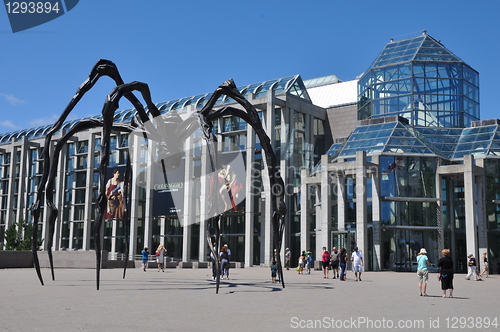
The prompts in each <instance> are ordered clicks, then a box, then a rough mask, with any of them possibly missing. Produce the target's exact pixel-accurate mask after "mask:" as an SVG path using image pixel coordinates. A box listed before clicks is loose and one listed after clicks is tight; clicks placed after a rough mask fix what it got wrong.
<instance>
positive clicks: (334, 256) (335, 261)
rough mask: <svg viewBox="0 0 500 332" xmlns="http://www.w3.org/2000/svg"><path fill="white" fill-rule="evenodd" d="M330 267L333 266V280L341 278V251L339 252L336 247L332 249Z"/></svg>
mask: <svg viewBox="0 0 500 332" xmlns="http://www.w3.org/2000/svg"><path fill="white" fill-rule="evenodd" d="M330 266H331V270H332V272H333V279H335V276H336V277H337V278H338V277H339V251H338V250H337V248H336V247H333V248H332V252H331V254H330Z"/></svg>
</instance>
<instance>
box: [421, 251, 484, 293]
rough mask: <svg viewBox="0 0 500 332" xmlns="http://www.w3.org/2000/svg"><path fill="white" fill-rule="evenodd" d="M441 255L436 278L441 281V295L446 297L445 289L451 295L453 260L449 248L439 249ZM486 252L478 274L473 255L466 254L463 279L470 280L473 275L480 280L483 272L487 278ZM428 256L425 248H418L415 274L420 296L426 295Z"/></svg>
mask: <svg viewBox="0 0 500 332" xmlns="http://www.w3.org/2000/svg"><path fill="white" fill-rule="evenodd" d="M441 254H442V257H441V258H440V259H439V262H438V264H437V266H438V268H439V273H438V279H439V280H440V281H441V290H442V291H443V297H446V291H448V293H449V295H448V297H453V277H454V274H453V260H452V259H451V252H450V249H443V250H441ZM487 256H488V255H487V253H486V252H484V253H483V266H484V269H483V271H482V272H481V273H480V274H479V275H478V274H477V263H476V259H475V258H474V255H472V254H469V255H467V263H468V266H469V268H468V274H467V277H465V279H467V280H470V278H471V277H472V276H473V277H474V280H476V281H478V280H482V279H481V277H482V275H483V274H486V278H488V273H489V271H488V257H487ZM429 265H430V263H429V258H428V257H427V251H426V250H425V248H422V249H420V252H419V254H418V256H417V276H418V289H419V292H420V296H427V280H428V279H429V278H428V273H429V271H428V268H427V266H429Z"/></svg>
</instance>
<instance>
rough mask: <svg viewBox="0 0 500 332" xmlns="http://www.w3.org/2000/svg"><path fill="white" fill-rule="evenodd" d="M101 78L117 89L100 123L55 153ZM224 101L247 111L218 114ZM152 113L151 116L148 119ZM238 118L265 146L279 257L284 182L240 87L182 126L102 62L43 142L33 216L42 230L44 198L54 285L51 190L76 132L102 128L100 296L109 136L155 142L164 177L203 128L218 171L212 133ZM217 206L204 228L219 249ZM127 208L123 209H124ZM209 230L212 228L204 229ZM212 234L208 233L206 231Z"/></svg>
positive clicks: (227, 85)
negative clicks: (124, 108)
mask: <svg viewBox="0 0 500 332" xmlns="http://www.w3.org/2000/svg"><path fill="white" fill-rule="evenodd" d="M102 76H108V77H110V78H111V79H113V80H114V82H115V83H116V87H115V88H114V89H113V90H112V91H111V93H110V94H109V95H108V96H107V98H106V102H105V103H104V106H103V109H102V119H84V120H81V121H80V122H78V123H77V124H76V125H75V126H74V127H73V128H71V129H70V130H69V131H68V132H66V133H64V135H63V136H62V137H61V138H60V139H59V140H58V141H57V142H56V144H55V148H54V149H51V148H50V146H51V141H52V137H53V136H54V134H55V133H57V132H58V131H59V130H60V129H61V127H62V125H63V123H64V121H65V120H66V118H67V117H68V115H69V114H70V113H71V111H72V110H73V108H74V107H75V106H76V105H77V103H78V102H79V101H80V99H81V98H82V97H83V96H84V95H85V93H86V92H88V91H89V90H90V89H91V88H92V87H93V86H94V84H95V83H96V82H97V81H98V80H99V78H101V77H102ZM133 92H139V93H140V94H141V95H142V98H143V99H144V101H145V103H146V106H147V109H148V112H146V110H145V108H144V106H143V105H142V104H141V102H140V101H139V100H138V99H137V97H136V96H135V95H134V93H133ZM222 95H226V96H228V97H230V98H232V99H234V100H235V101H236V102H237V103H238V104H240V105H241V106H242V108H243V109H239V108H234V107H230V106H228V107H222V108H218V109H214V105H215V103H216V101H217V99H218V98H219V97H220V96H222ZM122 97H125V98H126V99H128V100H129V101H130V102H131V103H132V105H133V106H134V107H135V109H136V111H137V112H136V115H135V116H134V118H133V120H132V121H131V123H130V124H116V123H113V118H114V114H115V111H116V110H117V109H118V102H119V101H120V99H121V98H122ZM148 113H149V115H148ZM228 115H232V116H237V117H239V118H241V119H243V120H244V121H246V122H247V123H248V124H250V125H251V126H252V128H253V129H254V130H255V133H256V134H257V136H258V138H259V140H260V142H261V144H262V149H263V150H264V153H265V160H266V165H267V169H268V178H269V182H270V187H271V189H272V190H271V198H270V199H271V200H272V202H271V207H272V226H273V248H274V249H275V250H276V251H277V252H278V253H279V252H280V251H281V244H282V238H283V231H284V217H285V214H286V207H285V202H284V184H283V180H282V178H281V176H280V174H279V171H278V169H277V162H276V156H275V154H274V152H273V149H272V146H271V143H270V139H269V137H268V136H267V134H266V133H265V131H264V129H263V127H262V123H261V121H260V119H259V116H258V114H257V111H256V110H255V108H254V107H253V106H252V104H250V102H248V100H246V99H245V98H244V97H243V95H241V93H240V92H239V91H238V89H237V88H236V85H235V84H234V82H233V81H232V80H228V81H226V82H224V83H223V84H221V85H220V86H219V87H218V88H217V89H216V90H215V91H214V93H213V94H212V96H211V98H210V99H209V101H208V102H207V103H206V104H205V106H204V107H203V108H202V109H201V110H200V111H197V112H195V113H193V114H192V115H191V116H190V117H188V118H187V119H186V120H184V121H183V120H182V119H181V118H180V117H179V116H178V115H177V113H171V112H169V113H167V114H166V115H165V116H161V114H160V111H159V110H158V109H157V107H156V106H155V105H154V104H153V102H152V99H151V95H150V91H149V88H148V85H147V84H145V83H141V82H131V83H127V84H125V83H124V81H123V80H122V78H121V76H120V74H119V72H118V69H117V67H116V65H115V64H114V63H113V62H111V61H108V60H99V61H98V62H97V63H96V65H95V66H94V67H93V69H92V71H91V72H90V74H89V77H88V79H87V80H85V82H84V83H83V84H82V85H81V86H80V87H79V88H78V89H77V91H76V93H75V95H74V96H73V98H72V99H71V101H70V102H69V104H68V105H67V107H66V109H65V110H64V112H63V113H62V115H61V116H60V118H59V119H58V121H57V122H56V123H55V124H54V125H53V126H52V127H51V129H50V130H49V132H48V133H47V135H46V137H45V149H44V156H43V160H44V168H43V174H42V178H41V181H40V183H39V186H38V189H37V193H36V199H35V202H34V203H33V205H32V206H31V210H32V212H33V224H34V225H35V229H36V225H38V223H39V222H40V212H41V201H42V198H43V196H44V195H45V202H46V206H47V207H48V209H49V213H48V226H49V237H48V239H47V248H48V257H49V262H50V267H51V274H52V280H55V275H54V266H53V256H52V251H51V248H52V242H53V236H54V230H55V222H56V220H57V218H58V209H57V207H56V205H55V204H54V201H53V197H54V195H53V188H54V181H55V178H56V174H57V165H58V160H59V156H60V151H61V149H62V148H63V146H64V145H65V144H66V142H67V141H68V140H69V139H70V138H71V137H72V136H73V135H74V134H75V133H77V132H81V131H85V130H88V129H92V128H98V127H102V138H101V141H102V143H101V155H100V156H101V160H100V177H99V196H98V198H97V207H98V209H97V215H96V220H95V224H94V229H93V233H94V243H95V251H96V285H97V289H98V290H99V282H100V268H101V260H102V259H101V241H102V236H101V226H102V222H103V220H104V212H105V210H106V203H107V199H106V195H105V190H106V188H105V183H106V179H105V176H106V169H107V167H108V164H109V155H110V146H109V139H110V135H111V131H121V132H129V133H131V132H139V133H141V134H142V135H144V137H145V138H148V139H152V140H153V141H155V142H156V144H155V148H156V155H157V159H156V163H157V166H159V167H160V169H161V170H162V172H163V173H165V174H166V173H168V172H169V171H172V170H175V169H176V168H177V167H178V166H179V165H180V162H181V159H182V154H181V149H182V142H183V140H185V139H186V138H187V137H188V136H189V135H190V134H192V133H193V132H194V131H195V130H196V129H198V128H199V126H201V129H202V134H203V139H204V140H205V141H206V143H207V147H208V152H209V160H210V167H211V170H212V172H214V171H216V170H217V169H218V165H219V164H218V162H217V151H216V145H215V143H216V141H217V139H216V136H215V135H214V134H213V132H212V121H213V120H216V119H218V118H221V117H223V116H228ZM130 173H131V172H130V161H129V160H128V159H127V167H126V172H125V181H124V183H125V189H124V199H125V201H127V200H128V192H129V188H128V184H129V183H130ZM209 197H218V195H209ZM214 205H215V204H214V202H212V201H209V204H208V214H207V215H208V216H209V217H208V219H206V220H205V221H204V222H206V223H207V224H208V225H209V226H212V227H211V228H212V229H214V230H215V238H216V241H217V243H220V241H219V239H220V219H221V212H219V211H217V209H215V208H214ZM126 206H127V204H125V207H126ZM123 218H124V221H125V225H126V233H127V234H126V241H127V243H126V247H127V249H126V251H127V252H126V257H127V259H128V256H129V252H128V250H129V245H128V241H129V239H128V233H129V232H128V225H129V222H128V221H129V215H128V210H127V209H126V208H125V211H124V216H123ZM206 229H209V227H206ZM207 232H208V231H207ZM37 237H38V232H37V231H35V232H34V233H33V247H32V251H33V259H34V265H35V268H36V272H37V275H38V278H39V280H40V282H41V284H42V285H43V277H42V274H41V271H40V263H39V260H38V255H37V250H38V239H37ZM211 239H212V235H211V234H207V241H208V242H209V247H210V248H211V250H212V254H213V256H214V257H216V259H215V264H216V268H217V270H219V264H220V261H219V255H218V253H216V252H215V248H213V246H212V243H211V242H212V241H211ZM276 263H277V266H278V275H279V277H280V280H281V282H282V286H283V287H285V283H284V280H283V269H282V265H281V259H280V255H276ZM125 273H126V261H125V266H124V272H123V278H125ZM219 284H220V274H219V273H217V279H216V293H218V290H219Z"/></svg>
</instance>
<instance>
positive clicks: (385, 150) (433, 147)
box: [327, 119, 500, 159]
mask: <svg viewBox="0 0 500 332" xmlns="http://www.w3.org/2000/svg"><path fill="white" fill-rule="evenodd" d="M379 120H380V119H379ZM495 122H496V123H495V124H490V125H486V126H477V127H471V128H465V129H460V128H417V127H413V126H410V125H407V124H403V123H401V122H398V121H394V122H386V123H376V124H369V125H365V126H358V127H357V128H356V129H355V130H354V131H353V132H352V134H351V135H350V136H349V138H348V139H347V142H345V143H344V144H341V143H335V144H333V145H332V146H331V147H330V149H329V150H328V152H327V154H328V155H329V156H330V157H331V159H335V158H337V157H342V158H348V157H354V156H355V155H356V151H361V150H363V151H366V153H367V155H378V154H388V155H391V154H412V155H417V154H418V155H422V154H424V155H433V156H440V157H444V158H447V159H459V158H462V157H463V156H464V155H466V154H473V155H474V156H476V157H483V158H484V157H488V156H490V157H492V156H494V157H500V121H498V120H497V121H495Z"/></svg>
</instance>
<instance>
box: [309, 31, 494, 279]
mask: <svg viewBox="0 0 500 332" xmlns="http://www.w3.org/2000/svg"><path fill="white" fill-rule="evenodd" d="M353 102H355V103H357V113H358V114H357V116H358V120H359V121H358V123H357V124H356V125H355V126H354V127H353V128H352V131H351V133H350V134H349V136H348V137H345V138H344V139H337V140H336V141H335V142H334V144H332V145H331V146H330V148H329V150H328V151H327V154H326V155H324V156H323V157H322V160H321V163H320V165H318V166H317V167H316V169H315V170H314V171H313V172H311V173H309V172H308V171H307V170H304V171H303V182H302V188H301V192H302V193H304V192H307V193H308V196H307V198H306V197H303V198H302V205H301V206H302V210H301V212H304V211H306V213H302V214H301V218H302V221H301V222H302V223H303V224H306V223H309V225H308V226H307V227H306V226H304V227H303V228H302V231H303V232H305V233H306V234H304V235H303V242H305V243H306V244H309V243H312V244H314V246H315V247H316V250H318V247H321V246H323V245H326V244H329V246H337V247H342V246H343V247H346V248H347V249H352V247H353V246H358V247H359V248H360V249H361V250H362V251H363V252H364V255H365V268H367V269H368V270H375V271H377V270H396V271H411V270H415V268H416V265H415V262H416V255H417V254H418V252H419V251H420V248H422V247H425V248H426V249H427V252H428V253H429V257H430V260H431V262H437V260H438V259H439V257H440V250H441V249H443V248H450V249H451V252H452V256H453V259H454V262H455V265H456V266H455V269H456V271H457V272H466V269H467V264H466V260H467V254H468V253H473V254H474V255H475V256H476V257H481V256H480V255H482V253H483V252H487V253H488V255H489V257H490V262H492V263H491V265H490V266H491V267H492V269H493V270H494V271H498V264H497V259H498V257H499V254H500V247H499V243H500V238H499V233H498V232H499V230H500V228H499V225H500V224H499V221H500V219H499V218H498V211H499V206H498V203H499V201H498V199H497V197H498V192H499V189H498V188H499V187H498V184H497V182H498V181H499V179H498V173H497V174H495V172H496V171H497V167H498V166H497V165H498V161H499V159H498V156H499V154H498V153H499V150H498V147H499V145H498V144H499V143H500V141H499V140H498V139H499V138H500V136H497V131H498V129H499V124H500V122H499V120H496V119H494V120H485V121H479V75H478V73H477V72H476V71H475V70H474V69H472V68H471V67H470V66H469V65H467V64H466V63H464V62H463V61H462V60H460V58H458V57H457V56H456V55H454V54H453V53H452V52H451V51H449V50H448V49H446V48H445V47H444V46H443V45H442V44H441V43H440V42H439V41H437V40H435V39H434V38H432V37H431V36H429V35H427V34H426V33H425V31H424V33H423V34H422V35H420V36H417V37H414V38H409V39H405V40H401V41H394V40H391V42H390V43H388V44H387V45H386V46H385V47H384V49H383V50H382V52H381V53H380V54H379V55H378V56H377V57H376V59H375V61H374V62H373V63H372V65H371V66H370V68H369V69H368V70H367V71H366V72H365V73H364V74H363V75H361V76H360V78H359V82H358V94H357V97H356V98H355V100H353ZM330 123H332V121H330ZM339 130H340V129H339ZM335 131H336V128H335V127H332V132H335Z"/></svg>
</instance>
